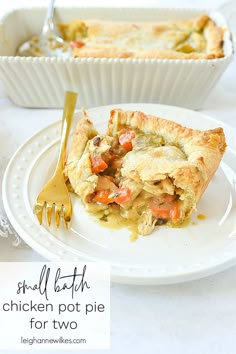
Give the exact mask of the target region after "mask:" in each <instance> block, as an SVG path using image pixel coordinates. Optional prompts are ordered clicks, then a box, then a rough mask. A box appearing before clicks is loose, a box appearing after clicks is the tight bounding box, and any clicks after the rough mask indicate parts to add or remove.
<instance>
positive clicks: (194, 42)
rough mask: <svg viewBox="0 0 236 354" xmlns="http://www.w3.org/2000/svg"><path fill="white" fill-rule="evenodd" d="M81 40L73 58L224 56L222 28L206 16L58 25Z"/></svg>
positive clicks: (191, 57)
mask: <svg viewBox="0 0 236 354" xmlns="http://www.w3.org/2000/svg"><path fill="white" fill-rule="evenodd" d="M59 27H60V29H61V31H62V33H63V36H64V38H65V39H66V40H75V41H76V40H77V41H81V42H82V45H81V47H79V48H75V49H74V50H73V54H74V57H75V58H83V57H85V58H88V57H95V58H143V59H152V58H153V59H215V58H221V57H223V56H224V53H223V30H222V28H220V27H218V26H217V25H216V24H215V22H214V21H212V20H211V19H210V18H209V16H207V15H202V16H199V17H197V18H194V19H190V20H181V21H165V22H160V23H148V22H147V23H141V22H138V23H128V22H123V23H122V22H109V21H92V20H87V21H84V22H83V21H76V20H73V21H71V22H70V23H68V24H61V25H59Z"/></svg>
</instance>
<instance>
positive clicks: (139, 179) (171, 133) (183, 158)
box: [66, 109, 226, 235]
mask: <svg viewBox="0 0 236 354" xmlns="http://www.w3.org/2000/svg"><path fill="white" fill-rule="evenodd" d="M225 148H226V142H225V136H224V132H223V129H222V128H216V129H213V130H207V131H200V130H194V129H189V128H185V127H183V126H181V125H180V124H177V123H175V122H173V121H169V120H166V119H163V118H158V117H155V116H151V115H147V114H145V113H142V112H127V111H123V110H120V109H114V110H112V111H111V112H110V119H109V122H108V128H107V132H106V134H99V133H98V132H97V131H96V130H95V128H94V126H93V123H92V122H91V121H90V120H89V118H88V116H87V114H86V112H84V116H83V118H82V119H81V120H80V121H79V122H78V124H77V127H76V130H75V133H74V137H73V142H72V146H71V149H70V152H69V155H68V159H67V164H66V173H67V175H68V178H69V181H70V183H71V186H72V188H73V190H74V192H75V193H76V194H78V195H79V196H80V198H81V200H82V202H83V203H84V205H85V207H86V209H87V210H88V211H90V212H92V213H95V214H96V213H98V212H103V213H104V217H106V218H107V217H109V215H111V214H116V215H117V214H119V216H121V217H123V218H125V219H127V220H130V222H132V223H135V224H136V226H137V232H138V233H139V234H141V235H147V234H150V233H151V232H152V230H153V229H154V227H155V225H161V224H167V225H170V226H178V225H180V224H181V223H183V222H185V221H186V220H187V219H188V218H189V217H190V216H191V213H192V211H193V210H194V209H195V208H196V205H197V203H198V201H199V199H200V197H201V195H202V194H203V192H204V191H205V189H206V187H207V185H208V184H209V182H210V180H211V178H212V176H213V175H214V173H215V171H216V169H217V168H218V166H219V163H220V161H221V158H222V156H223V154H224V151H225Z"/></svg>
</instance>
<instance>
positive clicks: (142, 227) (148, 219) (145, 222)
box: [138, 209, 156, 235]
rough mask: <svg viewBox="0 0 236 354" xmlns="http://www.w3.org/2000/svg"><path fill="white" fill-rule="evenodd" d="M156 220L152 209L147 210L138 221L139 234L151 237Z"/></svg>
mask: <svg viewBox="0 0 236 354" xmlns="http://www.w3.org/2000/svg"><path fill="white" fill-rule="evenodd" d="M155 223H156V220H155V219H154V218H153V215H152V211H151V210H150V209H148V210H145V211H144V212H143V213H142V215H141V216H140V218H139V220H138V232H139V233H140V234H141V235H149V234H150V233H151V232H152V230H153V229H154V227H155Z"/></svg>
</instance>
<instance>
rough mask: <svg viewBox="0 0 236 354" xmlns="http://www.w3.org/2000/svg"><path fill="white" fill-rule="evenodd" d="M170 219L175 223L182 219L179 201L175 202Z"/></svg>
mask: <svg viewBox="0 0 236 354" xmlns="http://www.w3.org/2000/svg"><path fill="white" fill-rule="evenodd" d="M170 217H171V220H172V221H173V222H177V221H179V219H180V208H179V203H178V201H177V200H175V201H174V203H173V205H172V208H171V210H170Z"/></svg>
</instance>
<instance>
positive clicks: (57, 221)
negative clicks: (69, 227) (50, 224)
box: [55, 204, 62, 228]
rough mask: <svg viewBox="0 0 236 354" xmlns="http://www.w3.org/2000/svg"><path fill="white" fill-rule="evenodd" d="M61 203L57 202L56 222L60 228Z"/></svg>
mask: <svg viewBox="0 0 236 354" xmlns="http://www.w3.org/2000/svg"><path fill="white" fill-rule="evenodd" d="M61 208H62V205H61V204H55V222H56V227H57V228H58V227H59V225H60V218H61Z"/></svg>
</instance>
